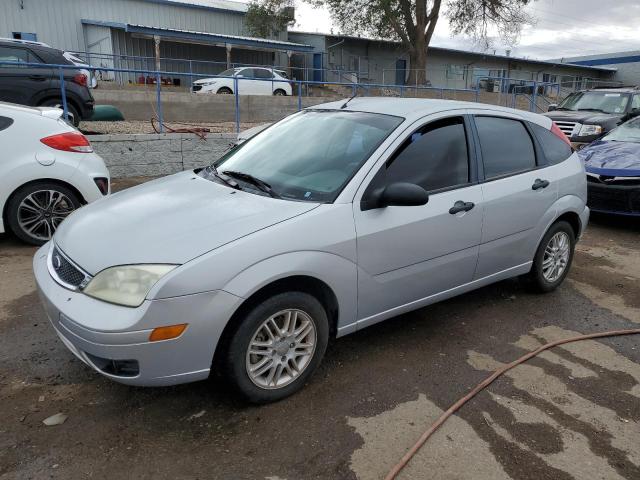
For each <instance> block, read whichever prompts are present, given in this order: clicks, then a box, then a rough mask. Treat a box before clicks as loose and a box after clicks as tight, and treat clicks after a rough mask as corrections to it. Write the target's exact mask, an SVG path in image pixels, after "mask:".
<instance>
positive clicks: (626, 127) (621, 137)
mask: <svg viewBox="0 0 640 480" xmlns="http://www.w3.org/2000/svg"><path fill="white" fill-rule="evenodd" d="M602 140H606V141H608V142H631V143H640V117H637V118H634V119H633V120H629V121H628V122H626V123H623V124H622V125H620V126H619V127H618V128H616V129H614V130H612V131H611V132H609V133H608V134H607V135H605V136H604V137H602Z"/></svg>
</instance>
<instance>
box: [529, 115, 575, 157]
mask: <svg viewBox="0 0 640 480" xmlns="http://www.w3.org/2000/svg"><path fill="white" fill-rule="evenodd" d="M529 125H530V126H531V129H532V130H533V133H534V134H535V136H536V138H537V139H538V142H540V145H542V151H543V152H544V156H545V157H546V158H547V162H549V165H555V164H556V163H560V162H563V161H565V160H566V159H567V158H569V157H570V156H571V154H572V153H573V150H572V149H571V147H570V146H569V145H568V144H567V142H564V141H562V140H561V139H559V138H558V137H557V136H555V135H554V134H553V133H551V131H550V130H547V129H546V128H544V127H541V126H540V125H536V124H535V123H530V124H529Z"/></svg>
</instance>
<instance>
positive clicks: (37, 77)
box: [29, 75, 46, 81]
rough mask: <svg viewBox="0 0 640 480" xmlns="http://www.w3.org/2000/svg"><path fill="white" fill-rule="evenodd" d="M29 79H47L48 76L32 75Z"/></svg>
mask: <svg viewBox="0 0 640 480" xmlns="http://www.w3.org/2000/svg"><path fill="white" fill-rule="evenodd" d="M29 79H30V80H36V81H42V80H45V79H46V77H45V76H44V75H30V76H29Z"/></svg>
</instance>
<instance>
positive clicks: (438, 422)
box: [384, 328, 640, 480]
mask: <svg viewBox="0 0 640 480" xmlns="http://www.w3.org/2000/svg"><path fill="white" fill-rule="evenodd" d="M619 335H640V328H636V329H632V330H613V331H611V332H601V333H590V334H588V335H580V336H578V337H571V338H565V339H564V340H556V341H555V342H551V343H547V344H546V345H543V346H541V347H540V348H538V349H536V350H534V351H532V352H529V353H527V354H526V355H523V356H522V357H520V358H518V359H517V360H514V361H513V362H511V363H509V364H507V365H504V366H502V367H500V368H499V369H498V370H496V371H495V372H493V373H492V374H491V376H489V377H488V378H486V379H485V380H483V381H482V382H481V383H479V384H478V385H477V386H476V388H474V389H473V390H471V392H469V393H468V394H467V395H465V396H464V397H462V398H461V399H460V400H458V401H457V402H456V403H454V404H453V405H451V406H450V407H449V409H448V410H447V411H446V412H444V413H443V414H442V415H440V417H439V418H438V419H437V420H436V421H435V422H434V423H433V425H431V426H430V427H429V429H428V430H427V431H426V432H424V433H423V434H422V436H421V437H420V438H419V439H418V441H417V442H416V443H415V444H414V445H413V447H411V448H410V449H409V451H408V452H407V453H405V454H404V456H403V457H402V459H401V460H400V461H399V462H398V463H397V464H396V465H395V466H394V467H393V468H392V469H391V470H390V471H389V473H388V474H387V476H386V477H384V478H385V480H393V479H395V478H396V477H397V476H398V474H399V473H400V471H401V470H402V469H403V468H404V467H406V466H407V464H408V463H409V461H410V460H411V459H412V458H413V456H414V455H415V454H416V453H418V450H420V448H422V446H423V445H424V444H425V442H426V441H427V440H428V439H429V437H431V435H433V434H434V433H435V432H436V430H438V429H439V428H440V427H441V426H442V424H444V422H446V421H447V419H448V418H449V417H450V416H451V415H453V414H454V413H455V412H457V411H458V410H459V409H460V408H461V407H462V406H463V405H464V404H465V403H467V402H468V401H469V400H471V399H472V398H473V397H475V396H476V395H477V394H478V393H480V392H481V391H482V390H484V389H485V388H486V387H488V386H489V385H491V384H492V383H493V381H494V380H496V379H497V378H498V377H500V376H502V375H504V374H505V373H506V372H508V371H509V370H511V369H512V368H514V367H517V366H518V365H520V364H521V363H524V362H526V361H527V360H529V359H531V358H533V357H535V356H536V355H538V354H539V353H541V352H544V351H545V350H548V349H550V348H553V347H557V346H558V345H563V344H565V343H571V342H578V341H581V340H591V339H593V338H602V337H616V336H619Z"/></svg>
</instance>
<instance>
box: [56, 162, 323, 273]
mask: <svg viewBox="0 0 640 480" xmlns="http://www.w3.org/2000/svg"><path fill="white" fill-rule="evenodd" d="M317 206H318V204H316V203H307V202H295V201H288V200H279V199H274V198H271V197H266V196H262V195H256V194H251V193H248V192H242V191H238V190H234V189H231V188H229V187H227V186H225V185H221V184H219V183H216V182H212V181H209V180H206V179H204V178H202V177H199V176H198V175H196V174H194V172H193V171H191V172H183V173H178V174H176V175H171V176H169V177H164V178H162V179H159V180H155V181H151V182H148V183H145V184H143V185H140V186H137V187H134V188H130V189H127V190H124V191H122V192H119V193H116V194H114V195H111V196H110V197H105V198H104V199H101V200H98V201H97V202H94V203H92V204H89V205H87V206H85V207H83V208H81V209H80V210H78V211H76V212H75V213H73V214H72V215H70V216H69V217H68V218H67V219H66V220H65V221H64V222H63V223H62V224H61V225H60V228H58V230H57V232H56V234H55V236H54V241H55V243H56V245H58V247H59V248H60V249H61V250H62V251H63V252H64V253H65V254H67V255H68V256H69V258H71V259H72V260H73V261H74V262H75V263H77V264H78V265H79V266H81V267H82V268H84V269H85V270H86V271H87V272H88V273H90V274H92V275H95V274H96V273H98V272H99V271H101V270H103V269H105V268H107V267H111V266H114V265H127V264H135V263H170V264H183V263H185V262H188V261H189V260H191V259H193V258H195V257H198V256H200V255H202V254H204V253H206V252H208V251H210V250H213V249H215V248H218V247H220V246H222V245H224V244H226V243H229V242H232V241H234V240H237V239H238V238H240V237H243V236H246V235H249V234H251V233H253V232H256V231H258V230H261V229H264V228H267V227H269V226H271V225H274V224H276V223H279V222H282V221H285V220H287V219H289V218H292V217H295V216H297V215H301V214H303V213H305V212H308V211H310V210H312V209H314V208H316V207H317Z"/></svg>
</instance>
